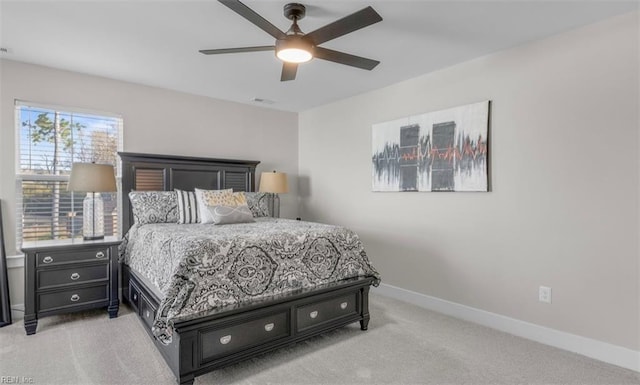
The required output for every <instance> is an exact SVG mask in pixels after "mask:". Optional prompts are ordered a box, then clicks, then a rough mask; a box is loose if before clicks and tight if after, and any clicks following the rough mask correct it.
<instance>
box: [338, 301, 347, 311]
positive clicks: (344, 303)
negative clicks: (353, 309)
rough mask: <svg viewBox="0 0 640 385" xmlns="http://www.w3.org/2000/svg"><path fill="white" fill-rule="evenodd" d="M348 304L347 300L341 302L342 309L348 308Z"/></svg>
mask: <svg viewBox="0 0 640 385" xmlns="http://www.w3.org/2000/svg"><path fill="white" fill-rule="evenodd" d="M347 306H348V304H347V303H346V302H343V303H341V304H340V309H342V310H344V309H346V308H347Z"/></svg>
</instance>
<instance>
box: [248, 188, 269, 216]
mask: <svg viewBox="0 0 640 385" xmlns="http://www.w3.org/2000/svg"><path fill="white" fill-rule="evenodd" d="M244 196H245V198H247V205H248V206H249V209H250V210H251V213H252V214H253V216H254V217H256V218H259V217H269V216H271V211H270V210H269V201H271V193H264V192H245V193H244Z"/></svg>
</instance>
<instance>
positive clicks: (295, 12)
mask: <svg viewBox="0 0 640 385" xmlns="http://www.w3.org/2000/svg"><path fill="white" fill-rule="evenodd" d="M218 1H219V2H221V3H222V4H224V5H226V6H227V7H229V8H230V9H231V10H233V11H234V12H236V13H237V14H239V15H240V16H242V17H244V18H245V19H247V20H249V21H250V22H252V23H253V24H255V25H256V26H258V27H259V28H260V29H262V30H263V31H265V32H266V33H268V34H269V35H271V36H273V37H274V38H275V39H276V42H275V45H264V46H257V47H241V48H222V49H204V50H200V52H201V53H203V54H205V55H217V54H223V53H240V52H257V51H274V50H275V53H276V56H277V57H278V58H279V59H280V60H282V62H283V65H282V75H281V76H280V81H287V80H294V79H295V78H296V72H297V71H298V64H299V63H304V62H307V61H309V60H311V59H313V58H318V59H323V60H328V61H332V62H334V63H340V64H345V65H348V66H352V67H357V68H361V69H365V70H369V71H371V70H372V69H373V68H374V67H375V66H377V65H378V64H380V62H379V61H377V60H371V59H367V58H363V57H360V56H355V55H350V54H348V53H344V52H339V51H334V50H331V49H328V48H323V47H319V45H320V44H322V43H325V42H327V41H329V40H333V39H335V38H338V37H340V36H343V35H346V34H348V33H351V32H354V31H357V30H359V29H361V28H364V27H367V26H369V25H371V24H375V23H377V22H379V21H382V16H380V15H379V14H378V12H376V11H375V10H374V9H373V8H372V7H366V8H364V9H362V10H360V11H358V12H355V13H352V14H351V15H349V16H346V17H343V18H342V19H340V20H337V21H334V22H333V23H330V24H327V25H325V26H324V27H321V28H319V29H316V30H315V31H313V32H310V33H307V34H305V33H304V32H302V30H300V27H298V20H301V19H302V18H303V17H304V15H305V12H306V9H305V6H304V5H302V4H298V3H289V4H286V5H285V6H284V16H285V17H286V18H288V19H289V20H291V21H293V24H292V25H291V28H289V30H288V31H287V32H286V33H285V32H282V31H281V30H280V29H279V28H278V27H276V26H274V25H273V24H271V23H270V22H269V21H267V20H266V19H265V18H263V17H262V16H260V15H259V14H257V13H256V12H255V11H254V10H252V9H251V8H249V7H247V6H246V5H245V4H243V3H241V2H240V1H239V0H218Z"/></svg>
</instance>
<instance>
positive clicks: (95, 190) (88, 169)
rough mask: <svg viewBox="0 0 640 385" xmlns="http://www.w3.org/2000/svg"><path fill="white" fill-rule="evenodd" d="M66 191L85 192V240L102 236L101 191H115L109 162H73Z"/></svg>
mask: <svg viewBox="0 0 640 385" xmlns="http://www.w3.org/2000/svg"><path fill="white" fill-rule="evenodd" d="M67 190H68V191H78V192H86V193H87V196H86V197H85V198H84V201H83V202H82V211H83V214H82V216H83V219H82V235H83V237H84V239H85V240H94V239H103V238H104V201H103V200H102V196H101V195H100V193H101V192H113V191H117V188H116V177H115V173H114V171H113V166H112V165H110V164H96V163H74V164H73V166H72V167H71V177H70V178H69V184H68V185H67Z"/></svg>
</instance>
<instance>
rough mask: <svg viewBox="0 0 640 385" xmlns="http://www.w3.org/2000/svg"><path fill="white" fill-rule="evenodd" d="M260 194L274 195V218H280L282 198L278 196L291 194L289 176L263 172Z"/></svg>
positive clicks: (281, 173)
mask: <svg viewBox="0 0 640 385" xmlns="http://www.w3.org/2000/svg"><path fill="white" fill-rule="evenodd" d="M258 190H259V191H260V192H268V193H273V216H274V217H276V218H278V217H280V197H279V196H278V194H282V193H287V192H289V185H288V183H287V174H286V173H284V172H275V171H273V172H263V173H262V175H261V176H260V188H259V189H258Z"/></svg>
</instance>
